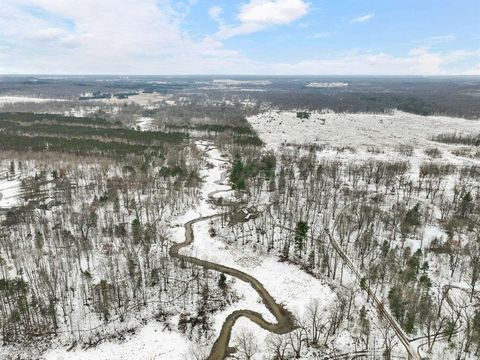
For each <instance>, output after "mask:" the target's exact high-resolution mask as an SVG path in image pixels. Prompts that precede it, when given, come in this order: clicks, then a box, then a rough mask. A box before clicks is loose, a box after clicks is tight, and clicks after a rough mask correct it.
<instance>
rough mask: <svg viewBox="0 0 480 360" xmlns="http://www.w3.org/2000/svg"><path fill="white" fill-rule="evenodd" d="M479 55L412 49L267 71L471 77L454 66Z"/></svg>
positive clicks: (356, 54)
mask: <svg viewBox="0 0 480 360" xmlns="http://www.w3.org/2000/svg"><path fill="white" fill-rule="evenodd" d="M479 54H480V50H476V51H452V52H447V53H432V52H429V51H428V50H427V49H422V48H415V49H412V50H410V51H409V53H408V54H407V55H405V56H392V55H389V54H385V53H382V52H378V53H369V52H352V53H346V54H344V55H341V56H336V57H331V58H317V59H309V60H303V61H300V62H297V63H293V64H276V65H271V66H270V71H272V72H273V73H275V74H284V75H293V74H311V75H447V74H467V73H468V74H472V73H474V70H475V69H471V70H470V69H468V70H465V69H461V68H455V65H456V62H457V61H459V60H465V59H471V58H476V57H478V56H479ZM465 71H467V72H465Z"/></svg>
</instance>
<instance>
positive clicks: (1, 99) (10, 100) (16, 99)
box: [0, 96, 65, 107]
mask: <svg viewBox="0 0 480 360" xmlns="http://www.w3.org/2000/svg"><path fill="white" fill-rule="evenodd" d="M49 101H65V100H64V99H47V98H36V97H26V96H0V107H1V106H2V105H5V104H16V103H44V102H49Z"/></svg>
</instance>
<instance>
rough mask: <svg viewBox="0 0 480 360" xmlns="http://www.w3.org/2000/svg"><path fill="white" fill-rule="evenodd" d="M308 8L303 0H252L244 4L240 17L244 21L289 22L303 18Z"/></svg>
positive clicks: (273, 23) (269, 23)
mask: <svg viewBox="0 0 480 360" xmlns="http://www.w3.org/2000/svg"><path fill="white" fill-rule="evenodd" d="M307 10H308V5H307V3H306V2H305V1H302V0H272V1H265V0H250V2H249V3H248V4H245V5H243V6H242V9H241V11H240V14H238V19H239V20H240V21H241V22H242V23H255V24H262V25H276V24H288V23H290V22H292V21H294V20H297V19H299V18H301V17H302V16H303V15H305V14H306V13H307Z"/></svg>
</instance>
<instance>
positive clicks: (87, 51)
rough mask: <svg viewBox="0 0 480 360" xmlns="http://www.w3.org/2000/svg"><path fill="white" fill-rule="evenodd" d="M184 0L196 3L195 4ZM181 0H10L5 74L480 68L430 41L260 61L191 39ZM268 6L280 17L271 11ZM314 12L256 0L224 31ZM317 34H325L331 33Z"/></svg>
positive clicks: (0, 19) (2, 27)
mask: <svg viewBox="0 0 480 360" xmlns="http://www.w3.org/2000/svg"><path fill="white" fill-rule="evenodd" d="M182 3H183V4H186V5H185V6H189V5H191V4H194V1H188V0H184V1H183V2H182ZM172 4H173V5H172ZM178 4H179V2H177V1H173V0H121V1H120V0H102V1H101V2H98V1H96V0H82V1H78V0H3V2H2V11H1V13H0V34H1V35H0V72H2V73H37V74H222V73H223V74H226V73H230V74H291V75H295V74H364V75H368V74H371V75H384V74H391V75H412V74H416V75H433V74H435V75H438V74H468V73H478V72H479V67H478V65H475V64H477V63H478V59H479V56H480V50H478V49H477V50H471V49H470V50H469V49H458V50H455V51H449V52H434V51H431V50H430V49H429V48H428V46H418V47H415V48H413V49H411V50H410V51H409V52H408V53H406V54H404V55H403V56H393V55H391V54H387V53H383V52H368V51H351V52H343V53H337V54H336V55H335V56H330V57H326V56H321V57H315V58H313V56H312V55H309V54H308V53H305V55H304V58H303V60H299V61H296V62H294V61H291V62H282V61H277V62H275V61H270V62H267V61H255V60H253V59H250V58H247V57H246V56H244V55H242V54H241V53H240V52H239V51H236V50H235V49H229V48H227V47H226V46H225V45H224V43H223V42H222V37H221V36H217V34H214V35H211V36H205V37H204V38H203V39H201V40H196V39H194V38H192V37H190V36H189V33H188V32H185V31H184V30H183V28H182V25H183V24H182V22H183V16H184V15H183V13H182V12H181V11H179V10H178ZM272 4H275V5H276V6H278V7H275V9H276V11H272V10H271V6H272ZM302 4H303V5H302ZM265 6H267V8H266V9H267V10H268V13H271V15H272V16H269V15H266V12H265V11H267V10H265ZM25 9H30V10H31V9H33V10H34V11H30V10H29V11H26V10H25ZM308 9H309V8H308V4H307V3H306V2H303V1H294V0H291V1H276V2H274V1H250V2H249V3H247V4H246V5H244V7H240V8H239V13H238V14H237V15H238V17H237V19H238V22H239V23H238V24H237V25H232V26H230V27H228V26H223V27H221V30H222V29H223V31H226V32H227V31H228V32H229V33H228V34H227V35H228V36H227V35H225V34H224V35H225V36H226V37H229V36H234V35H235V34H242V33H243V34H244V33H246V32H254V31H260V30H263V29H265V28H267V27H268V26H275V25H282V24H289V23H291V22H292V21H295V19H298V18H299V17H301V16H303V15H302V14H304V13H306V12H307V11H308ZM294 10H295V11H294ZM209 13H210V15H211V16H213V17H217V18H218V19H221V17H222V11H221V10H220V9H216V10H211V11H210V12H209ZM59 19H60V20H59ZM241 19H243V22H242V20H241ZM315 35H316V36H317V38H322V37H326V36H329V33H317V34H315ZM226 37H224V38H226ZM434 40H435V39H434ZM437 41H439V40H438V39H437ZM420 45H421V44H420Z"/></svg>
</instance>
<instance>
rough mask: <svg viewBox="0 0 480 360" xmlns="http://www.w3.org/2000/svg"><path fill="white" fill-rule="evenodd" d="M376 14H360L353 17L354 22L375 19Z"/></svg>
mask: <svg viewBox="0 0 480 360" xmlns="http://www.w3.org/2000/svg"><path fill="white" fill-rule="evenodd" d="M374 16H375V14H367V15H362V16H358V17H355V18H353V19H352V22H354V23H363V22H366V21H370V20H371V19H373V17H374Z"/></svg>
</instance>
